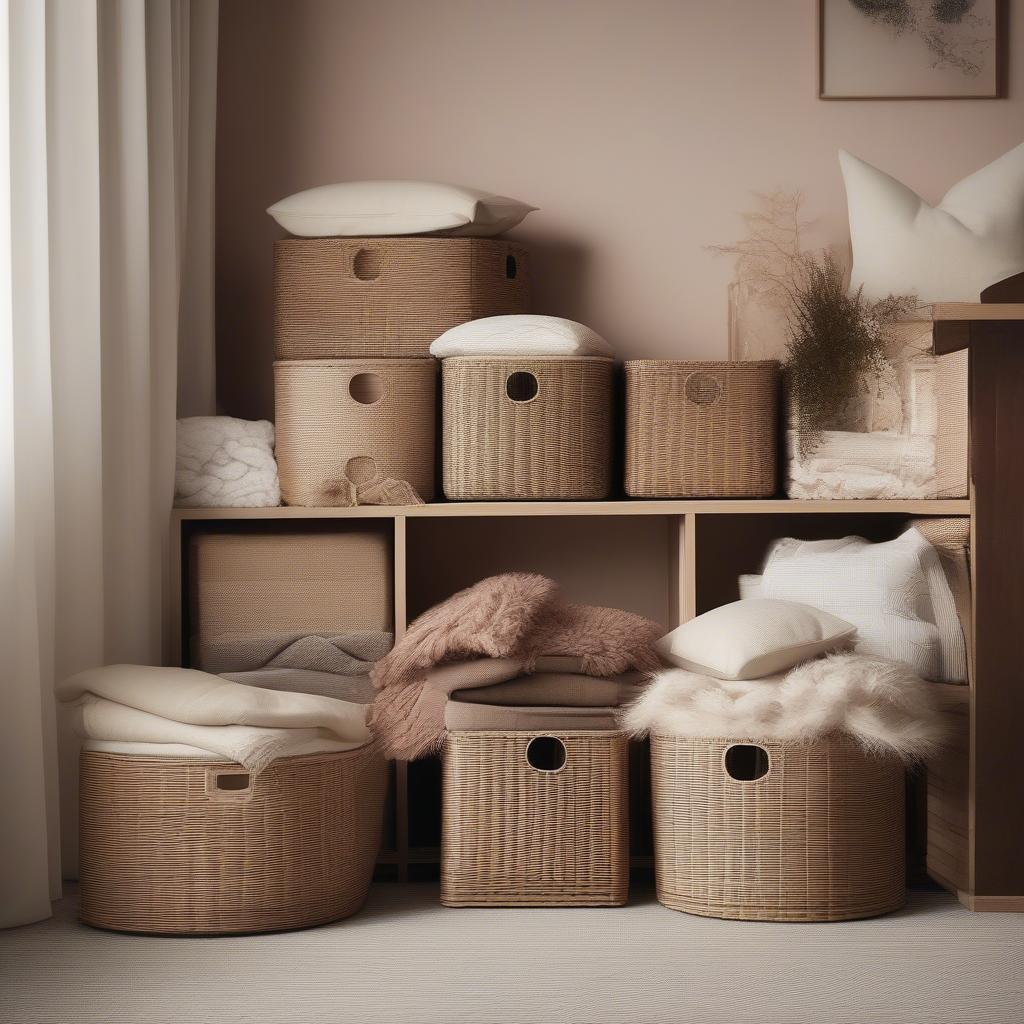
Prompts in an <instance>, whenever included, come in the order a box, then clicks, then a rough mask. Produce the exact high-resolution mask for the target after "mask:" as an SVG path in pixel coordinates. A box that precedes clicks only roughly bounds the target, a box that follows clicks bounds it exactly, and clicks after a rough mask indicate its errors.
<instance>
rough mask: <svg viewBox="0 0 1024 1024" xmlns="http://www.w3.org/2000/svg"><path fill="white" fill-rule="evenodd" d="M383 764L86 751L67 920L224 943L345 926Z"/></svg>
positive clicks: (369, 864)
mask: <svg viewBox="0 0 1024 1024" xmlns="http://www.w3.org/2000/svg"><path fill="white" fill-rule="evenodd" d="M386 782H387V764H386V762H385V761H384V759H383V758H382V757H381V755H380V754H379V753H378V751H377V750H376V748H375V747H374V746H373V745H372V744H368V745H366V746H363V747H359V748H357V749H355V750H348V751H343V752H341V753H325V754H309V755H304V756H299V757H285V758H280V759H279V760H277V761H274V762H273V763H272V764H270V765H269V766H268V767H267V768H265V769H264V770H263V771H262V772H260V773H259V774H258V775H252V774H250V773H249V772H248V771H246V769H244V768H243V767H242V766H241V765H238V764H233V763H231V762H228V761H219V760H209V761H206V760H201V759H195V758H170V757H143V756H137V755H129V754H114V753H101V752H98V751H91V750H85V751H83V752H82V754H81V759H80V772H79V791H80V807H81V811H80V817H79V843H80V849H81V864H80V869H79V874H80V887H79V889H80V900H79V916H80V918H81V920H82V921H83V922H85V923H86V924H90V925H95V926H96V927H98V928H110V929H113V930H115V931H127V932H148V933H152V934H160V935H227V934H238V933H246V932H268V931H283V930H286V929H290V928H308V927H310V926H311V925H316V924H325V923H327V922H328V921H337V920H338V919H340V918H343V917H348V916H349V915H350V914H354V913H355V912H356V911H357V910H358V909H359V908H360V907H361V906H362V905H363V902H364V901H365V899H366V895H367V892H368V890H369V887H370V879H371V877H372V875H373V867H374V862H375V860H376V857H377V851H378V848H379V846H380V835H381V823H382V819H383V800H384V788H385V785H386Z"/></svg>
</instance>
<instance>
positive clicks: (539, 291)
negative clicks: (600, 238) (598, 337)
mask: <svg viewBox="0 0 1024 1024" xmlns="http://www.w3.org/2000/svg"><path fill="white" fill-rule="evenodd" d="M511 237H513V238H514V239H515V241H516V242H519V243H520V244H521V245H522V246H523V247H524V248H525V249H526V251H527V252H528V253H529V254H530V276H531V279H532V281H533V297H532V301H533V312H534V313H543V314H544V315H546V316H562V317H566V318H567V319H569V320H579V321H581V322H583V323H586V320H585V314H584V311H585V310H586V309H588V308H589V305H590V291H589V288H588V283H589V281H588V278H589V271H590V265H591V262H592V255H591V252H590V250H589V249H587V248H586V247H585V246H582V245H580V243H579V240H578V239H575V238H571V237H569V236H559V235H531V234H530V231H529V225H528V223H527V225H526V226H525V230H519V231H516V232H514V233H513V235H512V236H511ZM587 326H588V327H593V328H594V330H596V331H597V332H598V333H599V334H600V333H601V327H600V325H599V324H587Z"/></svg>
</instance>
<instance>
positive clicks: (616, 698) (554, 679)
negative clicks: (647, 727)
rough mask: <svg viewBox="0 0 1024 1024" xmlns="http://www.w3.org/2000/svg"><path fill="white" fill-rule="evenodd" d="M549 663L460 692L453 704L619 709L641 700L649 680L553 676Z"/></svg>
mask: <svg viewBox="0 0 1024 1024" xmlns="http://www.w3.org/2000/svg"><path fill="white" fill-rule="evenodd" d="M547 660H548V659H545V658H538V659H537V671H536V672H535V673H534V674H533V675H522V676H516V677H515V678H514V679H509V680H508V682H504V683H494V684H492V685H490V686H481V687H479V688H477V689H472V690H456V691H455V692H454V693H453V694H452V700H453V701H459V702H461V703H465V704H481V705H490V706H502V707H524V708H525V707H561V708H609V707H611V708H615V707H619V706H620V705H622V704H628V703H629V702H630V701H632V700H634V699H635V698H636V697H638V696H639V695H640V692H641V690H642V689H643V684H644V681H645V680H646V679H647V674H646V673H644V672H623V673H621V674H620V675H617V676H607V677H602V676H587V675H583V674H582V673H580V672H564V671H556V672H550V671H546V670H545V666H544V662H545V661H547ZM552 660H553V659H552ZM558 660H559V661H563V660H573V659H558Z"/></svg>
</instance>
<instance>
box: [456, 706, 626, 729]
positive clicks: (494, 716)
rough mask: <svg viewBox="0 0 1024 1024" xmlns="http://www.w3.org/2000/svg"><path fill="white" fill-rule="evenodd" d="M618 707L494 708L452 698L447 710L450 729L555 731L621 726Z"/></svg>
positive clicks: (615, 727) (616, 727)
mask: <svg viewBox="0 0 1024 1024" xmlns="http://www.w3.org/2000/svg"><path fill="white" fill-rule="evenodd" d="M616 711H617V708H613V707H607V708H600V707H597V708H594V707H582V708H568V707H566V708H548V707H493V706H488V705H486V704H464V703H460V702H458V701H454V700H452V701H449V702H448V703H447V705H445V709H444V724H445V728H446V729H448V730H459V731H468V732H480V731H482V730H489V729H495V730H499V731H502V732H552V731H562V730H566V729H602V730H606V729H618V728H619V726H618V724H617V722H616V720H615V712H616Z"/></svg>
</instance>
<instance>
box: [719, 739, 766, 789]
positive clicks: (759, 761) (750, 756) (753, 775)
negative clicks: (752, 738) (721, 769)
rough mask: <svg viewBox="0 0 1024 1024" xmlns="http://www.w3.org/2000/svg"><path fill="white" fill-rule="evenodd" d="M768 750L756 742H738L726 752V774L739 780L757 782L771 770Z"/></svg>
mask: <svg viewBox="0 0 1024 1024" xmlns="http://www.w3.org/2000/svg"><path fill="white" fill-rule="evenodd" d="M771 767H772V765H771V760H770V759H769V757H768V751H767V750H765V749H764V747H759V746H757V745H756V744H754V743H737V744H735V745H734V746H731V747H729V748H728V749H727V750H726V752H725V774H726V775H728V776H729V778H730V779H735V780H736V781H737V782H756V781H757V780H758V779H763V778H764V777H765V776H766V775H767V774H768V772H769V771H771Z"/></svg>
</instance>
